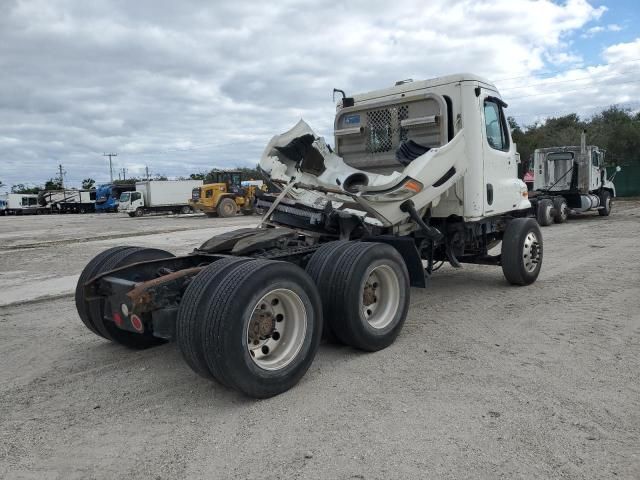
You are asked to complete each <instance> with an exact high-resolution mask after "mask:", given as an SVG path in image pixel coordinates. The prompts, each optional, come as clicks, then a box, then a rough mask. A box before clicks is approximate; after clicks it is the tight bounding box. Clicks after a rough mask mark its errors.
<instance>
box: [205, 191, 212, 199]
mask: <svg viewBox="0 0 640 480" xmlns="http://www.w3.org/2000/svg"><path fill="white" fill-rule="evenodd" d="M204 196H205V198H211V197H213V190H207V192H206V193H205V194H204Z"/></svg>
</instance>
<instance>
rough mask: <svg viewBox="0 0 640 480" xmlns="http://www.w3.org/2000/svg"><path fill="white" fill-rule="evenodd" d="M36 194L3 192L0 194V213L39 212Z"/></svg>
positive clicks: (22, 213) (24, 213)
mask: <svg viewBox="0 0 640 480" xmlns="http://www.w3.org/2000/svg"><path fill="white" fill-rule="evenodd" d="M42 210H43V209H42V207H41V206H40V205H39V204H38V195H35V194H30V193H5V194H4V195H0V215H26V214H36V213H41V211H42Z"/></svg>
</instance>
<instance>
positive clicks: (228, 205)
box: [217, 198, 237, 218]
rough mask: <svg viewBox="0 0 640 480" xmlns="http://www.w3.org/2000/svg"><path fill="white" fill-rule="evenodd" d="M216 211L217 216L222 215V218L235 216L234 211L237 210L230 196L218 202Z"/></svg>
mask: <svg viewBox="0 0 640 480" xmlns="http://www.w3.org/2000/svg"><path fill="white" fill-rule="evenodd" d="M217 211H218V216H219V217H223V218H228V217H235V215H236V211H237V206H236V202H234V201H233V200H232V199H230V198H223V199H222V200H220V202H219V203H218V208H217Z"/></svg>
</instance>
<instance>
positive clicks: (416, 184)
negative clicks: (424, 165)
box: [403, 180, 422, 193]
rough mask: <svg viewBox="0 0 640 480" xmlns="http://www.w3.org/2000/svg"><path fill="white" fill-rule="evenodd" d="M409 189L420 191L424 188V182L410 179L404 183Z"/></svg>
mask: <svg viewBox="0 0 640 480" xmlns="http://www.w3.org/2000/svg"><path fill="white" fill-rule="evenodd" d="M403 186H404V188H406V189H407V190H411V191H412V192H416V193H418V192H420V191H421V190H422V184H421V183H420V182H418V181H417V180H408V181H407V182H405V184H404V185H403Z"/></svg>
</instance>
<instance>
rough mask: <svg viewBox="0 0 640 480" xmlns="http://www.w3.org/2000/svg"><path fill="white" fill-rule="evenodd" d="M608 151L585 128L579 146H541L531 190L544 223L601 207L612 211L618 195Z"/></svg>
mask: <svg viewBox="0 0 640 480" xmlns="http://www.w3.org/2000/svg"><path fill="white" fill-rule="evenodd" d="M604 156H605V151H604V150H603V149H601V148H599V147H597V146H595V145H587V140H586V132H582V135H581V137H580V145H579V146H564V147H549V148H538V149H536V150H535V152H534V154H533V191H531V192H530V193H529V197H530V200H531V204H532V211H533V214H534V215H535V216H536V218H537V220H538V223H539V224H540V225H541V226H543V227H544V226H548V225H551V223H553V222H554V221H555V222H556V223H564V222H566V221H567V219H568V218H569V214H575V213H583V212H588V211H597V212H598V213H599V214H600V215H601V216H604V217H606V216H609V214H610V213H611V206H612V204H611V200H612V198H614V197H615V196H616V187H615V185H614V184H613V178H614V177H615V175H616V173H618V172H619V171H620V170H621V169H620V167H616V169H615V172H614V173H613V175H611V177H607V169H606V168H605V166H604Z"/></svg>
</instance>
